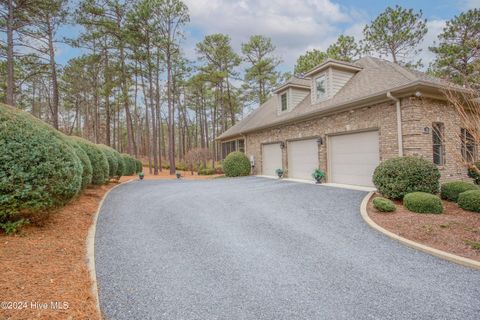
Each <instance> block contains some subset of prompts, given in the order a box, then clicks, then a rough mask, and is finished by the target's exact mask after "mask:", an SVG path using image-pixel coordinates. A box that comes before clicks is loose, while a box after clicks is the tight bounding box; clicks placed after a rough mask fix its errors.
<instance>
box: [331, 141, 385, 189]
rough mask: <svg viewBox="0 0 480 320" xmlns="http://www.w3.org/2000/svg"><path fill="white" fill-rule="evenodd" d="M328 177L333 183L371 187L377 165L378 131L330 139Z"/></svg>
mask: <svg viewBox="0 0 480 320" xmlns="http://www.w3.org/2000/svg"><path fill="white" fill-rule="evenodd" d="M329 152H330V161H331V163H330V175H331V181H332V182H334V183H343V184H354V185H363V186H373V183H372V176H373V171H374V170H375V168H376V167H377V165H378V163H379V159H380V157H379V145H378V131H370V132H361V133H353V134H345V135H340V136H333V137H331V138H330V151H329Z"/></svg>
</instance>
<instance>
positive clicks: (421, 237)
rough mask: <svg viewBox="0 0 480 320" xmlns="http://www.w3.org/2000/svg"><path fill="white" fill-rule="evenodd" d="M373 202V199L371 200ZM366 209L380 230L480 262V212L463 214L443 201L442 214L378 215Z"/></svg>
mask: <svg viewBox="0 0 480 320" xmlns="http://www.w3.org/2000/svg"><path fill="white" fill-rule="evenodd" d="M372 199H373V197H372ZM372 199H370V202H369V203H368V206H367V211H368V215H369V216H370V218H372V219H373V221H375V223H377V224H378V225H380V226H381V227H383V228H385V229H387V230H389V231H391V232H393V233H396V234H398V235H399V236H401V237H404V238H407V239H410V240H413V241H416V242H419V243H422V244H424V245H427V246H430V247H433V248H436V249H440V250H443V251H446V252H450V253H453V254H456V255H459V256H462V257H465V258H470V259H473V260H477V261H480V247H477V248H476V249H475V248H474V247H475V244H477V245H479V246H480V213H475V212H469V211H465V210H463V209H461V208H459V207H458V205H457V204H456V203H453V202H449V201H443V200H442V202H443V208H444V212H443V214H420V213H414V212H410V211H408V210H407V209H405V208H404V207H403V205H402V203H401V202H400V201H396V202H395V205H396V206H397V210H396V211H395V212H392V213H382V212H379V211H378V210H376V209H375V208H374V207H373V204H372Z"/></svg>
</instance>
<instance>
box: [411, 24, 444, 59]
mask: <svg viewBox="0 0 480 320" xmlns="http://www.w3.org/2000/svg"><path fill="white" fill-rule="evenodd" d="M445 22H446V21H445V20H430V21H427V28H428V32H427V34H426V35H425V38H424V39H423V42H422V43H421V44H420V46H419V48H420V49H422V51H421V52H420V54H419V56H418V58H421V59H422V62H423V64H424V66H425V68H427V67H428V65H429V63H430V62H432V61H433V60H434V59H435V54H434V53H432V52H431V51H430V50H428V48H429V47H431V46H433V45H434V43H435V42H438V35H439V34H440V33H442V31H443V28H444V27H445Z"/></svg>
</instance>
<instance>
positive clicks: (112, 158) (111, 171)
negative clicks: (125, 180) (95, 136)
mask: <svg viewBox="0 0 480 320" xmlns="http://www.w3.org/2000/svg"><path fill="white" fill-rule="evenodd" d="M97 146H98V147H99V148H100V149H101V150H102V152H103V154H104V155H105V157H106V158H107V161H108V177H110V178H113V177H115V176H116V174H117V170H118V158H117V156H116V155H115V152H116V151H115V150H113V149H112V148H110V147H109V146H106V145H104V144H99V145H97Z"/></svg>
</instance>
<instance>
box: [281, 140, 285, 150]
mask: <svg viewBox="0 0 480 320" xmlns="http://www.w3.org/2000/svg"><path fill="white" fill-rule="evenodd" d="M280 149H285V142H283V141H282V142H280Z"/></svg>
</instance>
